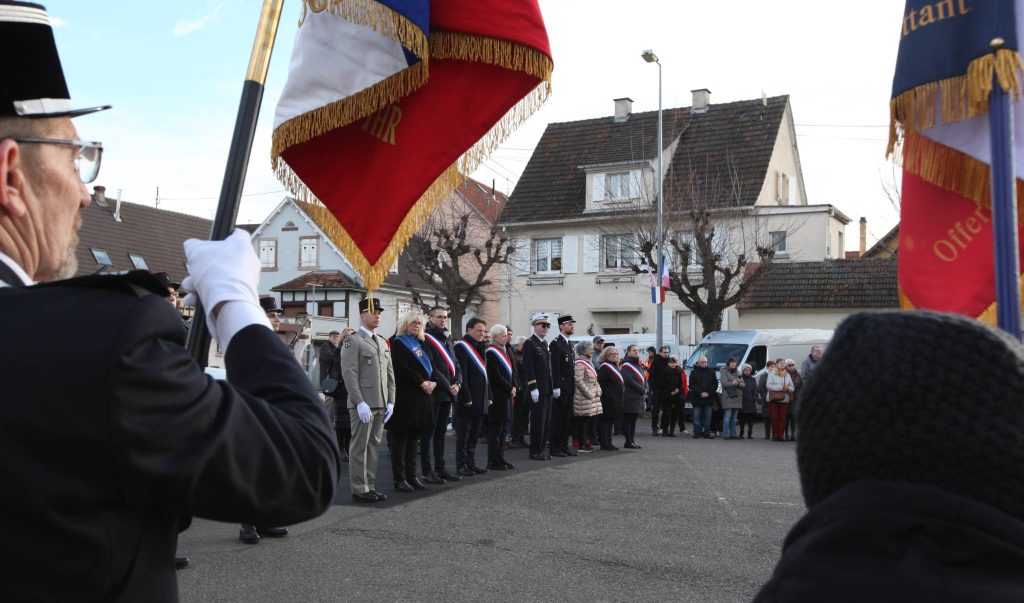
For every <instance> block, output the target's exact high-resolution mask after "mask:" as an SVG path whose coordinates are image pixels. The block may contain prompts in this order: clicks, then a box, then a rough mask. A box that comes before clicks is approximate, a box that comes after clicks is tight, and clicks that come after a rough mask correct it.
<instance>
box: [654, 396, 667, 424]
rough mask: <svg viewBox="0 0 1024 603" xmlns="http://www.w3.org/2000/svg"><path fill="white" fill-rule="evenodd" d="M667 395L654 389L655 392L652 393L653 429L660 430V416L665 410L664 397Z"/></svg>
mask: <svg viewBox="0 0 1024 603" xmlns="http://www.w3.org/2000/svg"><path fill="white" fill-rule="evenodd" d="M667 397H668V396H667V395H663V394H662V393H661V392H660V391H658V390H654V393H653V394H651V431H657V430H658V417H659V415H660V414H661V412H662V411H663V410H664V408H663V406H664V405H663V403H662V402H663V398H667Z"/></svg>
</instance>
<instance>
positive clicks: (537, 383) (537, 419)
mask: <svg viewBox="0 0 1024 603" xmlns="http://www.w3.org/2000/svg"><path fill="white" fill-rule="evenodd" d="M531 323H532V326H533V335H530V338H529V339H527V340H526V341H524V342H523V381H524V382H525V385H526V389H527V391H528V392H529V399H530V403H531V404H532V406H531V407H530V458H531V459H533V460H535V461H546V460H548V459H550V458H551V457H550V456H548V455H547V454H544V444H545V443H546V442H547V441H548V439H549V438H550V435H551V434H550V429H551V395H552V393H553V391H554V388H553V387H552V382H551V352H550V351H549V350H548V346H547V344H546V343H545V342H544V338H545V337H546V336H547V334H548V330H549V329H551V319H550V318H549V317H548V315H547V314H535V315H534V316H533V320H532V321H531Z"/></svg>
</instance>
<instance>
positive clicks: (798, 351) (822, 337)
mask: <svg viewBox="0 0 1024 603" xmlns="http://www.w3.org/2000/svg"><path fill="white" fill-rule="evenodd" d="M831 339H832V331H831V330H828V329H758V330H753V331H715V332H713V333H708V334H707V336H705V337H704V339H702V340H701V342H700V343H699V344H698V345H697V347H696V348H694V350H693V353H692V354H690V358H689V359H688V360H687V361H686V366H685V369H686V372H687V373H689V372H690V369H691V368H693V366H694V365H695V364H697V359H699V358H700V357H701V356H707V357H708V366H709V367H710V368H713V369H715V370H716V371H717V370H719V369H721V368H722V367H723V366H725V361H726V359H727V358H729V357H730V356H732V357H734V358H738V359H739V365H738V366H743V365H744V364H749V365H750V366H751V367H752V368H753V369H754V372H755V373H757V372H758V371H760V370H761V369H763V368H764V367H765V365H766V364H767V363H768V360H769V359H770V360H775V359H777V358H790V359H793V360H795V361H796V365H797V367H799V366H800V364H801V363H802V362H803V361H804V358H807V355H808V354H810V353H811V346H814V345H820V346H821V348H822V350H824V349H825V347H826V346H827V345H828V342H829V341H830V340H831Z"/></svg>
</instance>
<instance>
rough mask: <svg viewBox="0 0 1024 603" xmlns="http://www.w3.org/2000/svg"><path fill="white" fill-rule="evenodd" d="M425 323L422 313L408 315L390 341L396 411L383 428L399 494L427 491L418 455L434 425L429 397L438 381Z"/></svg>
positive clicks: (399, 323) (402, 319) (403, 317)
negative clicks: (419, 471)
mask: <svg viewBox="0 0 1024 603" xmlns="http://www.w3.org/2000/svg"><path fill="white" fill-rule="evenodd" d="M425 323H426V321H425V320H424V318H423V315H422V314H420V313H419V312H410V313H408V314H405V315H404V316H402V317H401V319H400V320H399V321H398V328H397V329H396V332H395V336H394V337H392V338H391V364H392V366H393V367H394V369H395V409H394V411H393V412H392V413H391V418H390V419H389V420H388V422H387V423H386V424H385V425H384V427H386V428H387V429H388V433H389V434H390V436H391V437H390V439H389V446H390V448H391V471H392V474H393V479H394V482H395V490H396V491H399V492H412V491H414V490H424V489H425V488H426V486H424V485H423V483H422V482H421V481H420V480H419V479H418V478H417V476H416V453H417V452H418V450H419V441H420V436H421V435H422V434H423V432H424V431H426V430H427V429H430V428H431V427H432V426H433V423H434V414H433V413H434V406H433V404H434V401H433V398H431V395H430V394H431V393H433V391H434V388H435V387H437V381H436V380H435V379H434V367H433V365H432V364H431V362H430V355H429V354H427V350H426V349H425V348H424V347H423V333H424V324H425Z"/></svg>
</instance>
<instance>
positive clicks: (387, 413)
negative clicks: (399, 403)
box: [384, 404, 395, 423]
mask: <svg viewBox="0 0 1024 603" xmlns="http://www.w3.org/2000/svg"><path fill="white" fill-rule="evenodd" d="M394 412H395V405H394V404H388V405H387V407H386V408H385V409H384V422H385V423H387V422H388V421H390V420H391V414H392V413H394Z"/></svg>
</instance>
